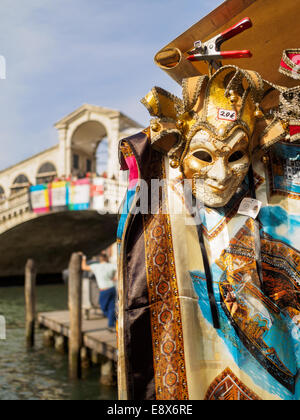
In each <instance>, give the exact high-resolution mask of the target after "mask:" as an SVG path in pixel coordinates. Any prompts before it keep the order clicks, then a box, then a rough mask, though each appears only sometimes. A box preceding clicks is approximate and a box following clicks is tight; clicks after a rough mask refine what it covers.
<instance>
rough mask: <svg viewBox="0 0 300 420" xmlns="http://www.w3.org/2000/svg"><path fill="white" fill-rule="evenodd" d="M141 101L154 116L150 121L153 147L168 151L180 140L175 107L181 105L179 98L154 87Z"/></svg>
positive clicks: (160, 150) (178, 107)
mask: <svg viewBox="0 0 300 420" xmlns="http://www.w3.org/2000/svg"><path fill="white" fill-rule="evenodd" d="M141 102H142V104H143V105H145V107H146V108H147V109H148V111H149V113H150V115H151V116H152V117H154V118H153V119H152V120H151V122H150V138H151V145H152V147H153V149H155V150H157V151H159V152H161V153H168V152H169V151H170V150H171V149H172V147H174V146H175V145H176V144H177V143H178V142H180V141H181V131H180V129H179V128H178V127H177V109H180V108H181V107H182V101H181V99H179V98H177V97H176V96H174V95H172V94H171V93H169V92H167V91H166V90H164V89H162V88H159V87H154V88H153V89H152V90H151V92H150V93H148V95H146V96H145V97H144V98H143V99H142V100H141Z"/></svg>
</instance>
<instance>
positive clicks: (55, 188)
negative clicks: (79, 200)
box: [49, 181, 69, 211]
mask: <svg viewBox="0 0 300 420" xmlns="http://www.w3.org/2000/svg"><path fill="white" fill-rule="evenodd" d="M49 186H50V188H49V196H50V207H51V210H59V211H63V210H68V205H69V182H66V181H57V182H52V183H51V184H49Z"/></svg>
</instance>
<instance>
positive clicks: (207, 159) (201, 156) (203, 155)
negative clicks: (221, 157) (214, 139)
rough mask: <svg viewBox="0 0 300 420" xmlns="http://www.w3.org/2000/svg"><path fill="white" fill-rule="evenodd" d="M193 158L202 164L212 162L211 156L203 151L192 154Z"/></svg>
mask: <svg viewBox="0 0 300 420" xmlns="http://www.w3.org/2000/svg"><path fill="white" fill-rule="evenodd" d="M193 156H194V157H195V158H197V159H199V160H202V161H203V162H207V163H211V162H212V161H213V159H212V157H211V155H210V154H209V153H208V152H206V151H205V150H199V151H198V152H195V153H193Z"/></svg>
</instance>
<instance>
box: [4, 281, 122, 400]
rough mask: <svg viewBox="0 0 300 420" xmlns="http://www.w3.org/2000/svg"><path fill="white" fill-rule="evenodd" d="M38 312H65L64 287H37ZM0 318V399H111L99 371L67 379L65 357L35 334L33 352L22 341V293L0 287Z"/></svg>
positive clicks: (111, 390) (113, 396) (112, 393)
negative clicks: (0, 327) (0, 331)
mask: <svg viewBox="0 0 300 420" xmlns="http://www.w3.org/2000/svg"><path fill="white" fill-rule="evenodd" d="M37 302H38V307H37V310H38V311H39V312H46V311H55V310H61V309H66V306H67V304H66V302H67V288H66V287H65V286H63V285H51V286H39V287H38V288H37ZM0 315H3V316H4V317H5V319H6V340H5V341H3V340H0V400H114V399H116V398H117V392H116V389H114V388H111V387H104V386H102V385H100V384H99V369H98V368H97V367H95V368H91V369H90V370H89V371H88V373H87V374H86V377H85V379H83V380H81V381H77V382H71V381H69V380H68V364H67V362H68V360H67V356H64V355H61V354H59V353H57V352H56V351H55V350H54V349H47V348H44V347H43V344H42V331H40V330H37V331H36V345H35V349H34V350H30V351H27V350H26V348H25V345H24V343H25V340H24V290H23V288H22V287H8V288H0Z"/></svg>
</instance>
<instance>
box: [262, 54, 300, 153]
mask: <svg viewBox="0 0 300 420" xmlns="http://www.w3.org/2000/svg"><path fill="white" fill-rule="evenodd" d="M279 72H280V73H282V74H285V75H286V76H288V77H291V78H293V79H295V80H299V79H300V49H293V50H285V51H283V56H282V60H281V64H280V69H279ZM269 85H271V84H269ZM272 86H273V87H274V88H275V89H276V90H277V91H278V92H279V94H280V96H279V101H278V102H279V104H278V106H277V108H276V109H275V112H274V113H273V118H272V119H271V121H269V124H268V126H267V127H266V128H265V130H264V131H263V132H262V134H261V137H260V144H259V147H260V152H261V153H264V152H266V151H267V150H268V149H269V148H270V147H271V146H272V145H274V144H276V143H277V142H279V141H288V142H295V141H299V140H300V86H296V87H293V88H290V89H288V88H285V87H281V86H274V85H272Z"/></svg>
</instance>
